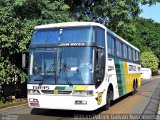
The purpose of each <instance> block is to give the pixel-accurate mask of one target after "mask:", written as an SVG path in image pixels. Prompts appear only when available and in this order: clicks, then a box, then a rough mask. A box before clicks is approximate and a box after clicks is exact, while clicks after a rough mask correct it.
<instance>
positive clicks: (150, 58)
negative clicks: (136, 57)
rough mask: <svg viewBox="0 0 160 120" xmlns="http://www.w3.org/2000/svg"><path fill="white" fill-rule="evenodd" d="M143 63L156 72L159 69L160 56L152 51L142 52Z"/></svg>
mask: <svg viewBox="0 0 160 120" xmlns="http://www.w3.org/2000/svg"><path fill="white" fill-rule="evenodd" d="M141 65H142V66H143V67H146V68H151V70H152V71H153V72H156V71H157V70H158V58H157V57H156V55H155V54H154V53H153V52H152V51H145V52H143V53H142V54H141Z"/></svg>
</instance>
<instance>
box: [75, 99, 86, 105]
mask: <svg viewBox="0 0 160 120" xmlns="http://www.w3.org/2000/svg"><path fill="white" fill-rule="evenodd" d="M75 104H76V105H81V104H87V101H84V100H76V101H75Z"/></svg>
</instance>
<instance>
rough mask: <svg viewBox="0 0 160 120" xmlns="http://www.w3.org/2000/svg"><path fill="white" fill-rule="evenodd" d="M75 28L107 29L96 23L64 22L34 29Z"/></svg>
mask: <svg viewBox="0 0 160 120" xmlns="http://www.w3.org/2000/svg"><path fill="white" fill-rule="evenodd" d="M74 26H79V27H83V26H99V27H101V28H103V29H106V27H105V26H104V25H102V24H100V23H96V22H63V23H54V24H46V25H39V26H36V27H35V28H34V29H36V30H37V29H45V28H62V27H63V28H64V27H74Z"/></svg>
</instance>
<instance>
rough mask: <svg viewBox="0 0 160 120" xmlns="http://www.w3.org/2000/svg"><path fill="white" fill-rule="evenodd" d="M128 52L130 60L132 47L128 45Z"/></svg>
mask: <svg viewBox="0 0 160 120" xmlns="http://www.w3.org/2000/svg"><path fill="white" fill-rule="evenodd" d="M128 53H129V60H132V49H131V48H130V47H129V48H128Z"/></svg>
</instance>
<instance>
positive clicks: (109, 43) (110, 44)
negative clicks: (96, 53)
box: [107, 36, 115, 55]
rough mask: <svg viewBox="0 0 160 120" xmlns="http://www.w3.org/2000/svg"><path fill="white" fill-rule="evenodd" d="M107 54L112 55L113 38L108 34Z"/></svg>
mask: <svg viewBox="0 0 160 120" xmlns="http://www.w3.org/2000/svg"><path fill="white" fill-rule="evenodd" d="M107 38H108V39H107V46H108V54H111V55H114V41H115V40H114V39H113V38H112V37H110V36H108V37H107Z"/></svg>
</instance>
